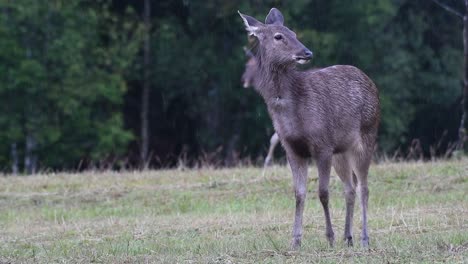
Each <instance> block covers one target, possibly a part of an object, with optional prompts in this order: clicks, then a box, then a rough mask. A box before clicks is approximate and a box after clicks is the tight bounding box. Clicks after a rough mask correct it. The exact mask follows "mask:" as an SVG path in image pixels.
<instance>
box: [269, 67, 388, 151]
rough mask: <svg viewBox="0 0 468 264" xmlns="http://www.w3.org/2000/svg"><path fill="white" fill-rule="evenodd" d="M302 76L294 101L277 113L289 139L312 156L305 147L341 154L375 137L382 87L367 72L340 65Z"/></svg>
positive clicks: (283, 134)
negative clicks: (379, 90) (327, 149)
mask: <svg viewBox="0 0 468 264" xmlns="http://www.w3.org/2000/svg"><path fill="white" fill-rule="evenodd" d="M299 78H300V81H299V82H297V83H296V84H295V85H293V86H292V87H291V91H292V93H291V95H290V98H289V100H290V102H289V103H288V102H286V103H285V105H286V106H285V107H284V108H283V109H280V110H279V111H275V109H274V108H273V109H272V111H271V112H272V118H273V122H274V125H275V129H276V130H277V131H278V133H279V134H280V137H283V140H282V141H283V142H285V143H286V144H289V145H290V146H291V147H292V148H294V149H295V151H296V152H303V154H304V155H303V156H307V155H306V154H307V152H306V151H305V150H304V149H302V148H303V147H301V146H309V148H310V147H312V148H315V149H320V148H330V149H331V150H332V151H333V152H335V153H337V152H341V151H344V150H346V149H347V148H349V147H350V146H352V145H354V144H362V140H363V138H364V137H369V136H370V137H371V141H374V139H375V137H376V133H377V126H378V123H379V118H380V117H379V115H380V113H379V99H378V90H377V88H376V86H375V84H374V83H373V82H372V80H370V78H369V77H367V76H366V75H365V74H364V73H363V72H362V71H360V70H359V69H357V68H355V67H353V66H345V65H337V66H332V67H328V68H324V69H321V70H316V71H309V72H303V73H301V75H300V77H299ZM372 137H373V138H372ZM372 144H373V143H372Z"/></svg>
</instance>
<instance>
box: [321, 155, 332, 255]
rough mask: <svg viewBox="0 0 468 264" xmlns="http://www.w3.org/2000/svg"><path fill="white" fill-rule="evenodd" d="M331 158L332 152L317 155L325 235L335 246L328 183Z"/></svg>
mask: <svg viewBox="0 0 468 264" xmlns="http://www.w3.org/2000/svg"><path fill="white" fill-rule="evenodd" d="M331 159H332V154H329V155H327V154H321V155H318V157H317V168H318V174H319V187H318V195H319V198H320V202H321V203H322V206H323V212H324V214H325V226H326V231H325V235H326V236H327V240H328V243H330V246H333V245H334V243H335V233H333V227H332V223H331V217H330V208H329V207H328V199H329V194H328V185H329V183H330V170H331Z"/></svg>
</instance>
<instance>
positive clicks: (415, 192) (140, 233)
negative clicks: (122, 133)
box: [0, 159, 468, 264]
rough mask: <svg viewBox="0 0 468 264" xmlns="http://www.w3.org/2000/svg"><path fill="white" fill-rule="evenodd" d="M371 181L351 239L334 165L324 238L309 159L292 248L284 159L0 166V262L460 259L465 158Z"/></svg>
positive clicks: (466, 193) (378, 169) (467, 173)
mask: <svg viewBox="0 0 468 264" xmlns="http://www.w3.org/2000/svg"><path fill="white" fill-rule="evenodd" d="M333 173H334V172H333ZM369 187H370V200H369V227H370V242H371V246H370V248H369V249H363V248H361V247H360V246H359V245H358V244H359V243H357V242H358V241H359V240H358V239H359V233H360V217H359V216H360V208H359V204H358V203H356V212H355V215H356V217H355V219H354V220H355V221H354V238H355V242H356V243H355V244H357V245H355V246H354V247H353V248H348V247H346V246H345V245H344V242H342V235H343V226H344V197H343V191H342V186H341V183H340V181H339V179H338V177H337V176H336V175H335V174H334V175H333V176H332V181H331V186H330V193H331V208H332V211H331V212H332V221H333V226H334V229H335V235H336V236H337V244H336V246H335V247H334V248H330V247H329V246H328V245H327V242H326V239H325V235H324V217H323V212H322V208H321V205H320V202H319V201H318V199H317V192H316V188H317V171H316V168H315V167H313V166H311V167H310V169H309V188H308V190H309V192H308V197H307V201H306V209H305V217H304V237H303V243H302V244H303V245H302V249H301V250H300V251H297V252H292V251H289V242H290V236H291V226H292V220H293V212H294V205H295V201H294V195H293V191H292V187H291V173H290V171H289V169H288V168H286V167H281V166H274V167H270V168H268V169H267V170H266V171H265V174H264V175H263V173H262V169H261V168H235V169H222V170H213V169H199V170H181V169H179V170H163V171H145V172H120V173H116V172H87V173H79V174H66V173H59V174H54V173H46V174H42V175H37V176H30V177H25V176H21V177H20V176H15V177H13V176H5V177H2V176H0V263H2V264H3V263H56V262H61V263H62V262H66V263H70V262H71V263H92V262H96V263H303V262H306V263H337V262H341V263H350V262H352V263H410V262H412V263H434V262H446V263H463V262H465V263H466V262H468V160H467V159H462V160H456V161H441V162H426V163H385V162H384V163H381V164H377V165H372V168H371V171H370V175H369Z"/></svg>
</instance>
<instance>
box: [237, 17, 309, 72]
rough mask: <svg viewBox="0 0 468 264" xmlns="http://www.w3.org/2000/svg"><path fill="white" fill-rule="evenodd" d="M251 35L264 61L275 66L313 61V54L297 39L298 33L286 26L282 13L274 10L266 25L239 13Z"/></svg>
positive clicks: (267, 18) (266, 20)
mask: <svg viewBox="0 0 468 264" xmlns="http://www.w3.org/2000/svg"><path fill="white" fill-rule="evenodd" d="M239 15H240V16H241V18H242V20H243V21H244V24H245V28H246V30H247V32H248V33H249V35H251V36H255V37H256V38H257V39H258V43H259V50H258V52H259V54H260V56H261V58H262V61H264V62H266V63H271V64H273V65H287V64H292V63H300V64H304V63H307V62H308V61H310V60H311V59H312V52H311V51H310V50H309V49H307V48H306V47H305V46H304V45H303V44H302V43H301V42H300V41H299V40H298V39H297V37H296V33H294V32H293V31H292V30H290V29H289V28H287V27H286V26H284V18H283V15H282V14H281V12H280V11H279V10H278V9H276V8H272V9H271V10H270V13H268V15H267V17H266V19H265V24H264V23H262V22H260V21H258V20H256V19H255V18H253V17H251V16H248V15H244V14H242V13H240V12H239Z"/></svg>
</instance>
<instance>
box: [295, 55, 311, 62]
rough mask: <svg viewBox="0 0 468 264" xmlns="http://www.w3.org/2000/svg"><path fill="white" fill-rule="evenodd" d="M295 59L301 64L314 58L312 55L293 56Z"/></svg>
mask: <svg viewBox="0 0 468 264" xmlns="http://www.w3.org/2000/svg"><path fill="white" fill-rule="evenodd" d="M293 59H294V60H295V61H296V62H297V63H299V64H306V63H308V62H309V61H310V60H311V59H312V56H293Z"/></svg>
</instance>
